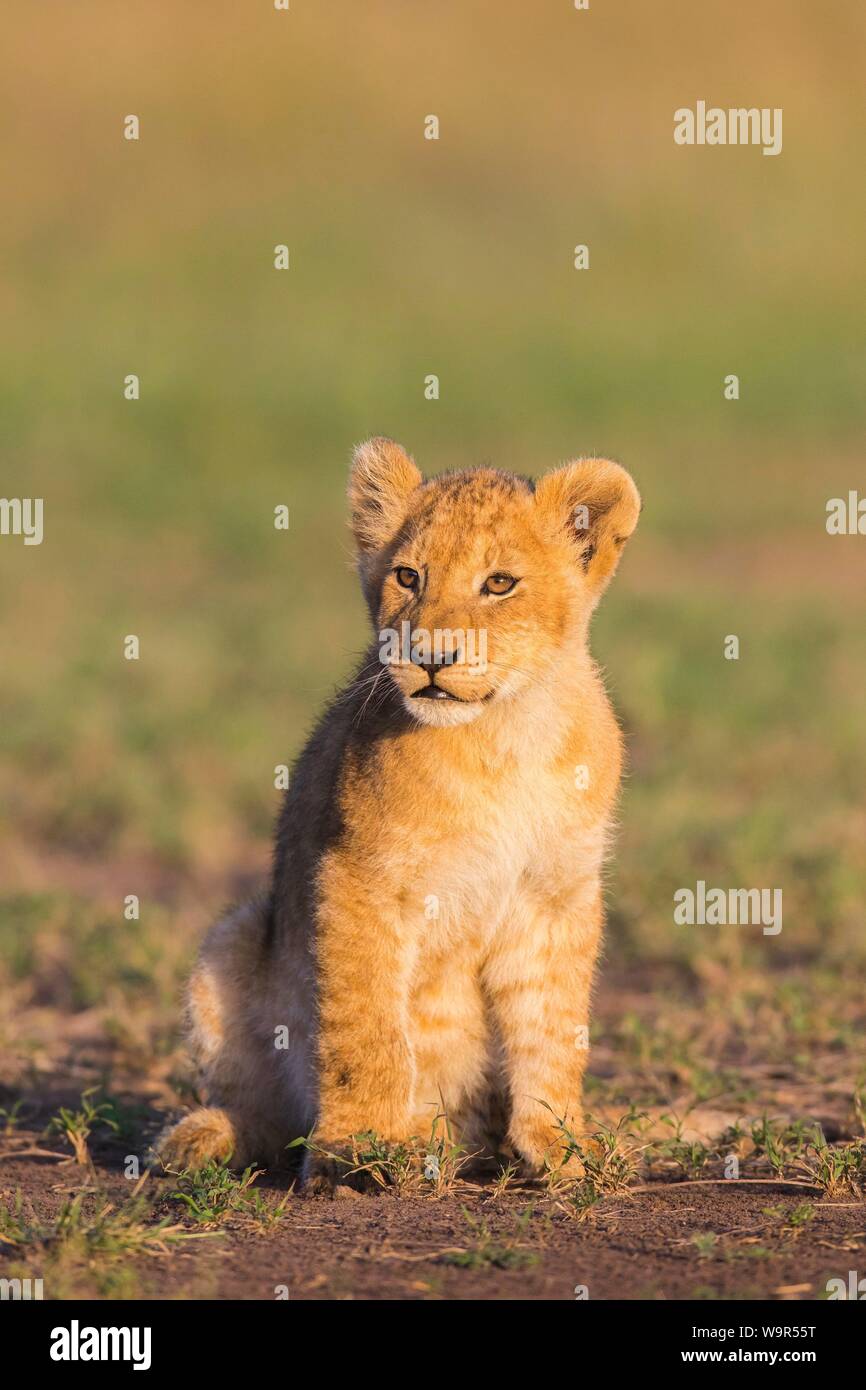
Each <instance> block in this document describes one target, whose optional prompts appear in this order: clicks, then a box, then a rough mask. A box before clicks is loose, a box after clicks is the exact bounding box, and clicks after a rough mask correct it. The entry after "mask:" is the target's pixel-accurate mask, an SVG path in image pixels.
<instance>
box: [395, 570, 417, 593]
mask: <svg viewBox="0 0 866 1390" xmlns="http://www.w3.org/2000/svg"><path fill="white" fill-rule="evenodd" d="M394 574H395V576H396V579H397V583H398V584H399V585H400V588H401V589H417V587H418V571H417V570H411V569H410V568H409V566H408V565H398V567H397V569H395V571H394Z"/></svg>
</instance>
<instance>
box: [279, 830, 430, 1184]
mask: <svg viewBox="0 0 866 1390" xmlns="http://www.w3.org/2000/svg"><path fill="white" fill-rule="evenodd" d="M368 872H369V871H368ZM320 885H321V889H322V896H321V899H320V910H319V913H318V920H317V925H316V955H317V962H318V974H319V1009H318V1013H319V1116H318V1123H317V1125H316V1130H315V1134H314V1138H313V1145H314V1147H313V1148H312V1151H311V1153H310V1155H309V1157H308V1159H307V1165H306V1173H305V1180H306V1183H307V1185H308V1186H309V1187H310V1188H312V1189H313V1190H317V1189H318V1190H332V1189H333V1187H334V1185H335V1184H336V1183H338V1182H340V1181H342V1180H346V1179H348V1174H349V1168H350V1164H349V1163H348V1162H347V1161H346V1160H348V1159H349V1158H350V1157H351V1152H352V1143H351V1140H352V1136H356V1135H361V1134H365V1133H367V1132H368V1131H373V1132H374V1133H375V1134H376V1136H377V1137H378V1138H380V1139H384V1140H389V1141H395V1140H399V1139H405V1138H408V1137H409V1130H410V1129H411V1122H412V1114H413V1109H412V1100H413V1088H414V1081H415V1062H414V1058H413V1055H412V1049H411V1046H410V1043H409V1037H408V1027H407V1024H408V995H409V972H410V966H411V961H412V957H413V953H414V948H413V945H412V941H411V937H410V934H409V932H408V930H407V928H406V926H405V924H404V923H403V922H402V921H401V919H400V915H399V913H398V912H397V911H396V894H395V895H394V897H393V898H392V899H391V902H390V903H389V895H388V893H387V891H384V890H383V889H382V888H381V887H380V886H378V885H377V886H376V888H375V890H371V889H367V888H365V884H364V873H363V870H362V868H361V867H360V866H359V865H358V864H357V863H356V864H352V863H351V861H348V860H343V859H341V858H339V857H336V856H335V857H334V858H333V859H331V860H330V861H326V864H325V866H324V869H323V872H322V875H321V879H320ZM329 1154H336V1155H337V1159H336V1160H335V1159H334V1158H331V1157H329V1156H328V1155H329ZM340 1160H343V1161H342V1162H341V1161H340ZM348 1180H349V1181H350V1182H351V1179H348Z"/></svg>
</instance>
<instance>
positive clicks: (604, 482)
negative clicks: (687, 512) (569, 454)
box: [535, 459, 641, 597]
mask: <svg viewBox="0 0 866 1390" xmlns="http://www.w3.org/2000/svg"><path fill="white" fill-rule="evenodd" d="M535 501H536V506H537V507H538V509H539V512H540V514H541V516H542V518H543V520H544V522H545V523H546V524H547V525H548V526H549V527H550V529H551V531H552V532H554V533H556V534H558V535H560V536H564V537H567V538H568V540H569V541H570V542H571V544H572V545H573V546H574V554H575V560H576V562H577V563H578V564H579V565H580V566H581V568H582V570H583V573H584V574H585V575H586V577H587V580H588V582H589V584H590V585H591V587H592V588H593V589H594V590H595V591H596V593H597V596H598V597H600V596H601V593H602V591H603V590H604V588H605V587H606V586H607V584H608V583H609V582H610V580H611V579H612V577H613V573H614V570H615V569H616V567H617V565H618V563H619V557H620V554H621V553H622V548H623V546H624V545H625V543H626V541H627V540H628V538H629V536H630V535H631V533H632V531H633V530H634V528H635V527H636V526H637V519H638V517H639V515H640V509H641V500H640V493H639V492H638V490H637V488H636V487H635V485H634V483H633V481H632V479H631V476H630V475H629V474H628V473H627V472H626V471H625V469H624V468H621V467H620V465H619V464H618V463H611V462H609V460H608V459H578V460H576V461H575V462H574V463H567V464H565V465H564V467H562V468H557V469H556V471H555V472H553V473H547V474H546V475H545V476H544V477H543V478H541V479H539V481H538V482H537V483H536V485H535Z"/></svg>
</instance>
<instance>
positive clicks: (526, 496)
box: [159, 439, 640, 1187]
mask: <svg viewBox="0 0 866 1390" xmlns="http://www.w3.org/2000/svg"><path fill="white" fill-rule="evenodd" d="M349 499H350V504H351V513H352V529H353V532H354V537H355V543H356V546H357V553H358V566H359V570H360V576H361V584H362V587H363V591H364V596H365V598H366V601H367V604H368V607H369V609H370V614H371V617H372V620H373V627H374V630H375V633H376V637H375V640H374V641H373V643H372V645H371V646H370V648H369V650H368V652H367V655H366V658H365V660H364V661H363V663H362V664H361V666H360V668H359V669H358V672H357V674H356V675H355V677H354V679H353V680H352V681H351V683H350V684H349V685H348V686H347V687H346V689H345V690H344V691H343V692H342V693H341V694H340V695H339V696H338V698H337V699H336V700H335V701H334V703H333V704H332V705H331V707H330V708H329V709H328V711H327V712H326V714H325V715H324V717H323V718H322V720H321V722H320V723H319V725H318V727H317V729H316V730H315V732H314V733H313V735H312V738H311V739H310V741H309V743H308V744H307V746H306V748H305V750H304V752H303V753H302V754H301V756H300V758H299V760H298V762H297V765H296V767H295V770H294V774H293V776H292V781H291V787H290V789H289V790H288V792H287V793H286V797H285V802H284V804H283V807H282V812H281V815H280V820H279V826H278V830H277V836H276V847H275V854H274V865H273V875H272V880H271V884H270V888H269V891H268V892H267V894H266V895H264V896H263V897H262V898H261V900H260V901H257V902H252V903H250V904H248V905H246V906H244V907H241V908H239V909H238V910H236V911H234V912H232V913H231V914H229V915H228V916H226V917H224V918H223V919H222V921H220V922H218V923H217V925H216V926H215V927H214V928H213V929H212V930H211V932H210V934H209V935H208V937H207V939H206V941H205V944H204V947H203V949H202V952H201V957H200V959H199V962H198V964H197V966H196V969H195V971H194V974H193V976H192V981H191V984H190V989H189V1015H190V1034H191V1040H192V1045H193V1050H194V1052H195V1054H196V1056H197V1060H198V1062H199V1064H200V1066H201V1070H202V1073H203V1082H204V1088H205V1092H206V1095H207V1099H208V1107H207V1108H204V1109H200V1110H196V1111H194V1112H193V1113H192V1114H190V1115H188V1116H187V1117H186V1118H185V1119H183V1120H181V1121H180V1123H179V1124H178V1125H176V1126H175V1128H174V1129H173V1130H171V1131H170V1132H169V1134H168V1135H167V1137H166V1138H165V1140H164V1141H163V1142H162V1143H161V1145H159V1150H160V1154H161V1156H162V1158H163V1161H164V1162H166V1163H169V1162H171V1163H173V1164H180V1165H182V1166H192V1167H196V1166H199V1165H200V1164H202V1163H203V1162H205V1161H206V1160H207V1159H210V1158H213V1157H223V1158H228V1157H232V1160H233V1162H234V1163H235V1164H237V1165H245V1164H247V1163H250V1162H253V1161H257V1162H262V1161H263V1162H271V1163H273V1162H276V1161H278V1160H279V1159H280V1158H282V1159H283V1160H284V1159H285V1156H286V1155H285V1148H286V1146H287V1145H288V1144H290V1143H291V1141H292V1140H295V1139H297V1138H298V1137H299V1136H304V1135H309V1134H310V1133H311V1132H312V1134H313V1135H314V1143H315V1146H316V1148H319V1149H321V1150H327V1151H329V1152H330V1153H331V1154H334V1153H337V1154H340V1153H341V1152H342V1153H346V1152H347V1151H348V1141H349V1138H350V1136H352V1135H357V1134H361V1133H363V1132H365V1131H371V1130H372V1131H375V1132H376V1134H377V1135H379V1136H380V1137H381V1138H383V1139H385V1140H389V1141H395V1140H406V1139H409V1138H410V1137H413V1136H420V1137H426V1136H428V1135H429V1134H430V1131H431V1125H432V1123H433V1122H434V1120H435V1118H436V1116H437V1113H439V1112H440V1111H444V1112H446V1113H447V1115H448V1117H449V1119H450V1121H451V1124H452V1126H453V1129H454V1131H455V1132H456V1133H457V1134H458V1135H459V1137H460V1139H461V1141H462V1143H463V1144H465V1145H466V1146H467V1148H468V1149H469V1151H470V1152H475V1151H483V1152H485V1153H487V1154H490V1155H513V1156H514V1157H515V1158H516V1159H517V1160H518V1161H519V1162H520V1164H521V1166H522V1167H523V1169H524V1170H526V1171H530V1172H538V1171H539V1170H540V1169H541V1168H542V1167H543V1165H544V1162H545V1160H546V1159H550V1158H553V1160H554V1161H556V1159H555V1152H554V1151H555V1149H556V1147H557V1145H558V1143H561V1135H560V1132H559V1130H558V1128H557V1124H556V1120H557V1119H559V1120H562V1121H564V1122H565V1124H566V1125H568V1126H569V1127H570V1128H571V1129H572V1130H574V1129H575V1128H577V1127H579V1126H580V1123H581V1083H582V1076H583V1070H584V1064H585V1062H586V1056H587V1051H586V1038H587V1033H588V1025H589V1009H590V990H591V986H592V977H593V968H594V965H595V959H596V955H597V952H598V947H599V938H600V934H601V930H602V897H601V883H600V871H601V864H602V860H603V857H604V853H605V845H606V841H607V836H608V828H609V824H610V817H611V809H612V806H613V803H614V799H615V797H616V794H617V787H618V783H619V777H620V763H621V738H620V733H619V730H618V728H617V724H616V721H615V719H614V716H613V714H612V712H611V709H610V706H609V704H608V701H607V698H606V696H605V692H604V689H603V687H602V683H601V680H600V678H599V675H598V672H597V670H596V667H595V665H594V663H593V661H592V659H591V657H590V655H589V651H588V647H587V634H588V628H589V621H590V617H591V615H592V612H593V609H594V608H595V606H596V604H597V603H598V601H599V599H600V597H601V594H602V592H603V590H604V588H605V586H606V585H607V583H608V581H609V580H610V578H611V576H612V575H613V572H614V570H615V569H616V565H617V562H618V560H619V557H620V552H621V549H622V546H623V543H624V542H625V541H626V540H627V538H628V537H629V536H630V535H631V533H632V531H633V530H634V528H635V525H636V523H637V519H638V513H639V511H640V498H639V496H638V492H637V489H636V488H635V485H634V483H633V482H632V480H631V478H630V477H629V475H628V473H626V472H625V470H624V469H622V468H620V467H619V466H618V465H617V464H615V463H608V462H606V461H604V460H602V459H588V460H582V461H579V462H576V463H569V464H567V465H566V466H564V467H562V468H559V469H557V470H556V471H555V472H552V473H549V474H548V475H547V476H546V477H543V478H542V479H541V480H540V481H539V482H537V483H535V484H533V483H532V482H530V481H528V480H526V479H524V478H520V477H516V476H514V475H512V474H509V473H504V472H500V471H498V470H496V469H491V468H478V469H472V470H468V471H466V472H462V473H448V474H445V475H443V476H441V477H436V478H432V479H430V480H428V481H426V482H425V481H424V480H423V479H422V477H421V474H420V473H419V472H418V469H417V468H416V466H415V464H414V463H413V462H412V460H411V459H410V458H409V457H408V456H407V455H406V454H405V453H404V451H403V450H402V449H401V448H400V446H399V445H397V444H395V443H393V442H392V441H391V440H388V439H372V440H370V441H369V442H368V443H366V444H364V445H362V446H361V447H359V448H358V449H357V450H356V452H355V456H354V461H353V466H352V470H351V478H350V482H349ZM305 1165H306V1171H305V1177H306V1179H307V1181H311V1182H313V1184H314V1185H315V1186H323V1187H328V1186H329V1185H330V1184H332V1183H333V1181H334V1179H335V1177H336V1176H337V1175H338V1171H339V1170H338V1169H337V1168H336V1167H335V1166H334V1163H333V1160H332V1159H329V1158H327V1157H319V1156H317V1154H316V1149H314V1150H313V1151H312V1153H311V1154H308V1156H307V1158H306V1160H305Z"/></svg>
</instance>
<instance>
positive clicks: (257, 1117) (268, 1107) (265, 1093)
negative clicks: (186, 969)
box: [154, 901, 303, 1169]
mask: <svg viewBox="0 0 866 1390" xmlns="http://www.w3.org/2000/svg"><path fill="white" fill-rule="evenodd" d="M265 928H266V913H265V909H264V906H263V905H262V904H261V903H259V902H255V901H254V902H250V903H247V904H245V905H244V906H243V907H240V908H237V909H236V910H235V911H233V912H231V913H229V914H228V915H227V916H225V917H223V918H222V919H221V920H220V921H219V922H217V923H216V925H215V926H214V927H213V928H212V929H211V931H210V932H209V934H208V936H207V938H206V939H205V942H204V945H203V947H202V951H201V955H200V957H199V960H198V963H197V965H196V967H195V969H194V971H193V973H192V977H191V979H190V984H189V993H188V1000H187V1021H188V1036H189V1045H190V1051H191V1053H192V1056H193V1059H194V1061H195V1062H196V1064H197V1066H198V1069H199V1073H200V1077H201V1092H202V1094H203V1097H204V1098H205V1100H206V1101H207V1104H206V1105H205V1106H202V1107H201V1108H199V1109H198V1110H194V1111H193V1112H192V1113H191V1114H189V1115H186V1116H185V1117H184V1118H183V1119H182V1120H180V1121H179V1122H178V1123H177V1124H176V1125H175V1126H174V1127H173V1128H172V1129H170V1130H169V1131H167V1132H166V1133H165V1134H164V1135H162V1136H161V1137H160V1139H159V1140H157V1142H156V1144H155V1145H154V1149H155V1151H156V1153H157V1154H158V1156H159V1158H160V1160H161V1161H162V1163H163V1164H164V1165H165V1166H166V1167H170V1168H172V1169H179V1168H200V1167H202V1166H203V1165H204V1164H206V1163H208V1162H209V1161H210V1160H212V1159H218V1160H223V1161H226V1162H228V1161H229V1160H230V1161H231V1163H232V1166H233V1167H235V1168H244V1167H246V1166H247V1165H248V1164H250V1163H266V1164H277V1163H278V1162H280V1161H281V1160H283V1161H284V1160H285V1152H284V1151H285V1146H286V1144H288V1143H289V1142H290V1141H291V1140H292V1139H294V1138H296V1137H297V1133H294V1134H293V1133H291V1132H290V1131H291V1128H292V1124H291V1118H292V1117H291V1114H290V1111H291V1109H292V1107H291V1106H290V1105H288V1104H287V1103H286V1100H285V1099H284V1097H283V1095H282V1092H283V1091H284V1085H285V1078H284V1077H283V1076H281V1075H280V1074H279V1059H280V1057H281V1056H282V1057H284V1054H276V1053H275V1051H274V1047H273V1034H272V1033H271V1035H270V1038H268V1037H267V1036H266V1035H263V1034H262V1032H261V1030H260V1028H258V1027H257V1026H256V1020H257V1016H258V1015H259V1014H260V1013H261V1012H262V1004H263V998H262V995H263V976H264V974H265V966H266V962H265V950H266V942H265ZM300 1132H303V1131H300Z"/></svg>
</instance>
